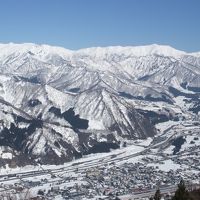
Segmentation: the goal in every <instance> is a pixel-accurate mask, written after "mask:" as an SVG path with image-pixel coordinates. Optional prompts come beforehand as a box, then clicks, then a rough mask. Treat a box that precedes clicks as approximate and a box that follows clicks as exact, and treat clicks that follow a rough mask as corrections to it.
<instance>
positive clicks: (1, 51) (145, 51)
mask: <svg viewBox="0 0 200 200" xmlns="http://www.w3.org/2000/svg"><path fill="white" fill-rule="evenodd" d="M13 53H18V54H19V53H32V54H35V55H38V56H46V55H49V54H58V55H60V56H63V57H71V56H80V55H83V56H86V55H89V56H90V57H96V58H98V57H99V58H100V57H106V56H109V55H114V54H118V55H125V56H136V57H140V56H147V55H160V56H169V57H175V58H177V57H181V56H183V55H193V56H197V57H199V52H197V53H187V52H184V51H180V50H177V49H175V48H173V47H171V46H167V45H158V44H152V45H145V46H125V47H123V46H108V47H91V48H85V49H79V50H74V51H73V50H69V49H65V48H63V47H56V46H49V45H46V44H41V45H38V44H34V43H22V44H15V43H8V44H0V57H2V56H6V55H9V54H13Z"/></svg>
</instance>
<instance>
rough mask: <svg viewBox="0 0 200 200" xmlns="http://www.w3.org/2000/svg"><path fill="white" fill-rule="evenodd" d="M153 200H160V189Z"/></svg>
mask: <svg viewBox="0 0 200 200" xmlns="http://www.w3.org/2000/svg"><path fill="white" fill-rule="evenodd" d="M153 199H154V200H160V199H161V194H160V189H157V190H156V193H155V195H154V198H153Z"/></svg>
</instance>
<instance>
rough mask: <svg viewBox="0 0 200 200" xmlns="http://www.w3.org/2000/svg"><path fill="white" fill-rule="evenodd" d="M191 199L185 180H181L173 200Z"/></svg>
mask: <svg viewBox="0 0 200 200" xmlns="http://www.w3.org/2000/svg"><path fill="white" fill-rule="evenodd" d="M190 199H191V198H190V197H189V192H188V191H187V189H186V187H185V183H184V181H183V180H181V181H180V183H179V184H178V189H177V190H176V192H175V195H174V197H173V198H172V200H190Z"/></svg>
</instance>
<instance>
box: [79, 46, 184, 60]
mask: <svg viewBox="0 0 200 200" xmlns="http://www.w3.org/2000/svg"><path fill="white" fill-rule="evenodd" d="M77 53H79V54H89V55H90V56H91V55H92V56H95V57H102V56H103V57H105V56H106V55H111V54H119V55H129V56H130V55H132V56H137V57H140V56H147V55H155V54H156V55H161V56H169V57H180V56H182V55H184V54H187V53H186V52H184V51H180V50H176V49H174V48H172V47H170V46H164V45H157V44H152V45H146V46H127V47H122V46H110V47H92V48H87V49H81V50H78V51H77Z"/></svg>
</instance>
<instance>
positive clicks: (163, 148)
mask: <svg viewBox="0 0 200 200" xmlns="http://www.w3.org/2000/svg"><path fill="white" fill-rule="evenodd" d="M157 128H159V129H160V130H161V131H160V134H158V135H157V136H156V137H155V138H154V140H152V139H151V138H148V139H147V140H137V141H135V142H133V143H132V144H127V147H121V148H120V149H118V150H113V151H111V152H109V153H100V154H90V155H88V156H85V157H83V158H81V159H78V160H74V161H72V162H69V163H66V164H64V165H59V166H52V165H51V166H42V165H39V164H38V165H37V166H26V167H24V168H15V169H11V168H8V167H7V168H1V173H0V195H1V196H4V197H8V196H11V197H13V198H14V199H31V197H36V196H38V195H41V196H44V198H45V199H52V200H53V199H59V200H62V199H99V198H106V197H108V196H110V197H111V196H113V197H114V196H116V195H117V196H121V197H123V198H124V199H125V197H126V195H129V194H131V195H135V197H138V196H140V194H144V193H145V192H150V193H148V194H149V195H150V194H151V193H152V194H153V193H154V191H155V190H156V188H158V187H159V188H161V191H162V190H163V191H164V192H165V193H170V192H171V191H172V188H173V190H174V186H176V185H177V184H178V183H179V181H180V180H181V178H183V179H184V180H185V181H186V183H187V184H188V186H194V185H195V184H197V185H198V184H199V177H200V167H199V166H200V141H199V139H198V134H199V132H200V128H199V126H197V125H196V123H194V121H187V122H181V121H179V122H173V123H172V122H171V123H169V122H164V123H161V124H158V125H157ZM177 140H178V141H177ZM179 140H183V142H180V141H179ZM129 198H130V196H129Z"/></svg>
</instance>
